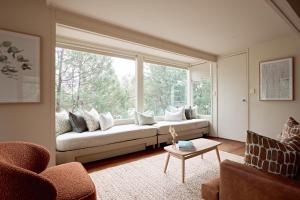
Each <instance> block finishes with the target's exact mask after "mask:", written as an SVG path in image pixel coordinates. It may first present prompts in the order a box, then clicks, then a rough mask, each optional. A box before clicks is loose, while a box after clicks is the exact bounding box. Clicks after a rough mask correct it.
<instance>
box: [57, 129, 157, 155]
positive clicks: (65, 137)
mask: <svg viewBox="0 0 300 200" xmlns="http://www.w3.org/2000/svg"><path fill="white" fill-rule="evenodd" d="M156 135H157V129H156V128H155V127H153V126H139V125H135V124H128V125H119V126H114V127H112V128H110V129H108V130H106V131H102V130H97V131H93V132H83V133H75V132H69V133H65V134H62V135H59V136H57V137H56V149H57V150H58V151H70V150H76V149H82V148H88V147H96V146H102V145H107V144H113V143H118V142H124V141H128V140H134V139H140V138H146V137H152V136H156Z"/></svg>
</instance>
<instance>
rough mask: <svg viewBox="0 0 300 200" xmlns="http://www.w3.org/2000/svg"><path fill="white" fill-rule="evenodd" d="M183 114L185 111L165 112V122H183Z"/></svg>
mask: <svg viewBox="0 0 300 200" xmlns="http://www.w3.org/2000/svg"><path fill="white" fill-rule="evenodd" d="M182 113H184V109H182V110H179V111H175V112H170V111H168V110H166V111H165V120H166V121H182Z"/></svg>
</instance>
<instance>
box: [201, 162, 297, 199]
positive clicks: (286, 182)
mask: <svg viewBox="0 0 300 200" xmlns="http://www.w3.org/2000/svg"><path fill="white" fill-rule="evenodd" d="M202 198H203V199H205V200H216V199H220V200H281V199H285V200H298V199H299V198H300V181H299V180H292V179H288V178H285V177H282V176H279V175H273V174H269V173H266V172H262V171H260V170H257V169H255V168H253V167H249V166H245V165H243V164H240V163H236V162H233V161H229V160H225V161H223V162H222V163H221V167H220V178H218V179H214V180H212V181H210V182H208V183H205V184H203V185H202Z"/></svg>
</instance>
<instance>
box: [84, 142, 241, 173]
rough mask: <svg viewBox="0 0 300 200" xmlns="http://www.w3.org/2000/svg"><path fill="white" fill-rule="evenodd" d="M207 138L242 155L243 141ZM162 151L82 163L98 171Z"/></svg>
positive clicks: (157, 150) (155, 150) (90, 169)
mask: <svg viewBox="0 0 300 200" xmlns="http://www.w3.org/2000/svg"><path fill="white" fill-rule="evenodd" d="M208 139H212V140H216V141H219V142H222V144H221V145H220V146H219V150H221V151H225V152H228V153H232V154H236V155H240V156H244V153H245V143H243V142H238V141H233V140H227V139H222V138H212V137H208ZM164 152H165V151H164V150H163V147H161V148H158V149H148V150H145V151H140V152H136V153H132V154H128V155H123V156H118V157H114V158H109V159H105V160H100V161H96V162H91V163H86V164H84V167H85V168H86V170H87V171H88V172H93V171H99V170H102V169H106V168H109V167H114V166H118V165H121V164H125V163H129V162H132V161H136V160H140V159H144V158H147V157H150V156H154V155H158V154H161V153H164Z"/></svg>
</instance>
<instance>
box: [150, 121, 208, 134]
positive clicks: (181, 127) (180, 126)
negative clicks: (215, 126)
mask: <svg viewBox="0 0 300 200" xmlns="http://www.w3.org/2000/svg"><path fill="white" fill-rule="evenodd" d="M208 125H209V123H208V120H206V119H192V120H184V121H160V122H157V123H156V124H155V125H153V126H155V127H156V128H157V129H158V134H159V135H165V134H169V127H170V126H174V128H175V131H176V133H178V134H180V132H181V131H189V130H194V129H200V128H204V127H207V126H208Z"/></svg>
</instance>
